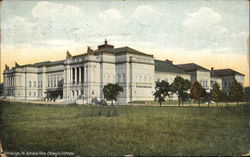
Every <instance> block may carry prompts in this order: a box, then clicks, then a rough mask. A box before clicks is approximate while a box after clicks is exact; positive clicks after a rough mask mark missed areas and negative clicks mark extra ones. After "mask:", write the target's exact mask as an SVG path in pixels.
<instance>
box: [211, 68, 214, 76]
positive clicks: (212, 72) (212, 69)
mask: <svg viewBox="0 0 250 157" xmlns="http://www.w3.org/2000/svg"><path fill="white" fill-rule="evenodd" d="M211 74H212V75H214V67H212V68H211Z"/></svg>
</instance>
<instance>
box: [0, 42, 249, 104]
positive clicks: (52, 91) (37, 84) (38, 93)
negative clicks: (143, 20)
mask: <svg viewBox="0 0 250 157" xmlns="http://www.w3.org/2000/svg"><path fill="white" fill-rule="evenodd" d="M234 72H235V71H234ZM236 73H237V74H236ZM236 73H233V74H232V75H231V73H230V77H231V76H232V77H233V76H234V78H239V79H240V80H241V82H243V81H244V80H243V79H244V75H242V74H240V73H238V72H236ZM3 74H4V96H5V97H6V98H11V99H28V100H41V99H45V98H47V99H61V100H65V101H67V100H70V101H73V102H74V101H76V100H77V99H81V100H83V102H84V103H85V104H89V103H97V102H100V101H101V100H103V99H104V97H103V93H102V89H103V87H104V86H105V85H106V84H108V83H118V84H119V85H120V86H122V87H123V89H124V91H123V92H122V93H121V94H120V95H119V96H118V99H117V102H116V103H117V104H127V103H128V102H132V101H149V100H153V92H154V90H155V89H154V88H155V81H159V80H167V81H168V82H169V83H172V82H173V80H174V78H175V77H176V76H181V77H183V78H185V79H188V80H191V81H192V82H193V81H194V80H198V81H200V82H201V83H202V85H203V86H204V87H206V88H207V89H210V88H211V84H212V83H213V81H217V82H219V84H222V85H223V83H222V82H223V81H224V80H227V79H226V78H227V77H228V76H222V75H221V74H220V73H219V70H214V71H213V72H211V71H210V70H208V69H206V68H204V67H201V66H199V65H197V64H194V63H192V64H182V65H174V64H173V63H172V61H169V60H165V61H162V60H155V59H154V56H153V55H150V54H146V53H143V52H140V51H138V50H135V49H132V48H130V47H120V48H114V46H113V45H109V44H108V42H107V41H106V40H105V42H104V44H103V45H99V46H98V49H96V50H92V49H91V48H89V47H88V49H87V52H86V53H84V54H81V55H76V56H72V55H71V54H70V53H69V52H68V51H67V53H66V59H65V60H60V61H53V62H52V61H46V62H40V63H35V64H28V65H19V64H17V63H16V64H15V67H13V68H11V69H10V68H9V67H8V66H7V65H6V68H5V70H4V73H3ZM222 87H223V86H222Z"/></svg>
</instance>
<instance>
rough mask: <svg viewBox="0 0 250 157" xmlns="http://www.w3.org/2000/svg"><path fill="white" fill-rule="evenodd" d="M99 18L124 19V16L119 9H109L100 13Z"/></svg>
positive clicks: (109, 19) (104, 19)
mask: <svg viewBox="0 0 250 157" xmlns="http://www.w3.org/2000/svg"><path fill="white" fill-rule="evenodd" d="M98 18H99V20H101V21H108V22H111V21H116V20H123V17H122V15H121V13H120V11H118V10H117V9H108V10H105V11H103V12H101V13H99V14H98Z"/></svg>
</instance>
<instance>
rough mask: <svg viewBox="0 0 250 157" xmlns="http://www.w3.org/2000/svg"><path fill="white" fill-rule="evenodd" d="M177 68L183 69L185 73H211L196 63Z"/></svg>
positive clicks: (180, 65)
mask: <svg viewBox="0 0 250 157" xmlns="http://www.w3.org/2000/svg"><path fill="white" fill-rule="evenodd" d="M176 66H178V67H180V68H181V69H183V70H184V71H185V72H191V71H197V70H201V71H208V72H209V71H210V70H208V69H206V68H204V67H202V66H200V65H198V64H195V63H187V64H177V65H176Z"/></svg>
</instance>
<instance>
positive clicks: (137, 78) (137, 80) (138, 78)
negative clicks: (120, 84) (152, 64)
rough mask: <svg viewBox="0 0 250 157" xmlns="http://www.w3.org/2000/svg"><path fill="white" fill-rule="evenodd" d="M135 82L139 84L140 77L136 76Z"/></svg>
mask: <svg viewBox="0 0 250 157" xmlns="http://www.w3.org/2000/svg"><path fill="white" fill-rule="evenodd" d="M136 82H137V83H139V82H140V76H139V75H136Z"/></svg>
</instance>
